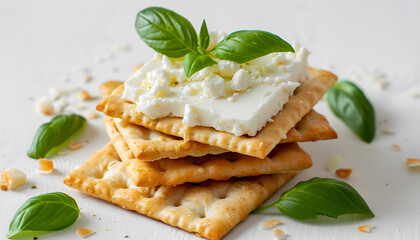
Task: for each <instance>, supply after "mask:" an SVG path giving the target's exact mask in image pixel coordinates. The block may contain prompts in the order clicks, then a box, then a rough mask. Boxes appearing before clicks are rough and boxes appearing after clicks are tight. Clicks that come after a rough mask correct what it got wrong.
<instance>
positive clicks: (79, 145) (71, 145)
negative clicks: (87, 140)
mask: <svg viewBox="0 0 420 240" xmlns="http://www.w3.org/2000/svg"><path fill="white" fill-rule="evenodd" d="M67 147H68V148H69V149H70V150H72V151H74V150H77V149H80V148H82V147H83V143H82V142H81V141H79V142H73V141H71V142H70V143H69V144H68V145H67Z"/></svg>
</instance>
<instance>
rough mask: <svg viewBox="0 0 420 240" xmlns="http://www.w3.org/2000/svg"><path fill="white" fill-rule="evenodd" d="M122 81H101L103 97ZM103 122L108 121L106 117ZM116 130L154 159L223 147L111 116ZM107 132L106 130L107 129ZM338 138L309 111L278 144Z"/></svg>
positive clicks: (144, 156)
mask: <svg viewBox="0 0 420 240" xmlns="http://www.w3.org/2000/svg"><path fill="white" fill-rule="evenodd" d="M121 84H123V82H122V81H108V82H105V83H103V84H101V86H100V89H101V92H102V94H103V95H104V96H107V95H110V94H111V92H112V90H114V89H115V88H116V87H118V86H119V85H121ZM104 121H109V120H108V119H107V117H106V119H105V120H104ZM113 121H114V125H115V127H116V130H117V131H118V132H119V133H120V134H121V135H122V137H123V139H124V140H125V142H126V143H127V145H128V146H129V148H130V150H131V151H132V153H133V154H134V157H135V158H139V159H141V160H144V161H153V160H158V159H162V158H172V159H176V158H181V157H185V156H195V157H199V156H203V155H206V154H220V153H223V152H227V150H226V149H223V148H219V147H215V146H211V145H208V144H203V143H198V142H194V141H184V140H183V139H182V138H180V137H176V136H171V135H168V134H165V133H162V132H159V131H155V130H152V129H148V128H145V127H142V126H139V125H135V124H132V123H129V122H126V121H124V120H122V119H119V118H113ZM108 133H109V131H108ZM333 138H337V133H336V132H335V131H334V129H333V128H332V127H331V126H330V125H329V123H328V120H327V119H326V118H325V117H324V116H322V115H321V114H319V113H317V112H315V111H314V110H311V111H310V112H309V113H308V114H306V115H305V116H304V117H303V119H302V120H301V121H300V122H299V123H298V124H297V125H296V126H295V127H293V128H292V129H290V130H289V132H287V137H286V138H284V139H282V140H281V141H280V143H288V142H306V141H318V140H327V139H333Z"/></svg>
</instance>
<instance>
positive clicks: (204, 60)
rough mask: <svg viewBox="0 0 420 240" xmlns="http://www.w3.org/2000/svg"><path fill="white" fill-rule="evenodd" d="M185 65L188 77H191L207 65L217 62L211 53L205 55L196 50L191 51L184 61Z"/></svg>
mask: <svg viewBox="0 0 420 240" xmlns="http://www.w3.org/2000/svg"><path fill="white" fill-rule="evenodd" d="M182 63H183V65H184V72H185V75H186V76H187V77H191V76H192V75H193V74H194V73H196V72H198V71H200V70H201V69H203V68H205V67H209V66H211V65H214V64H217V62H216V61H214V60H213V59H212V58H211V57H210V56H209V55H204V54H200V53H196V52H190V53H188V54H187V56H186V57H185V59H184V61H183V62H182Z"/></svg>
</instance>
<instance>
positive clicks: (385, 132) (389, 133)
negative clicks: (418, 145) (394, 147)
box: [382, 127, 395, 135]
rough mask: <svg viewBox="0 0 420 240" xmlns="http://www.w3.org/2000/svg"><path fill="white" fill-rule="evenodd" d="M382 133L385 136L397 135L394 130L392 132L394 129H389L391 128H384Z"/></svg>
mask: <svg viewBox="0 0 420 240" xmlns="http://www.w3.org/2000/svg"><path fill="white" fill-rule="evenodd" d="M382 133H383V134H386V135H394V134H395V132H394V130H392V129H391V128H389V127H387V128H383V129H382Z"/></svg>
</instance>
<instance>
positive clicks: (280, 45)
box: [135, 7, 294, 77]
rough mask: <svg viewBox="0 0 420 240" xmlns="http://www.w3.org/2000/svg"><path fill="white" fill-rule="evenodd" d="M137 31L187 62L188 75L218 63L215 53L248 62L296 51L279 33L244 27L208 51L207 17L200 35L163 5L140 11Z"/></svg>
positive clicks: (157, 48)
mask: <svg viewBox="0 0 420 240" xmlns="http://www.w3.org/2000/svg"><path fill="white" fill-rule="evenodd" d="M135 27H136V31H137V33H138V34H139V36H140V38H141V39H142V40H143V41H144V42H145V43H146V44H147V45H148V46H149V47H151V48H153V49H154V50H155V51H156V52H159V53H161V54H164V55H166V56H168V57H171V58H179V57H184V56H185V55H186V58H185V59H184V61H183V65H184V72H185V75H186V76H187V77H191V76H192V75H193V74H194V73H196V72H198V71H200V70H201V69H203V68H205V67H209V66H211V65H214V64H216V63H217V62H216V61H214V60H213V59H212V57H211V54H213V55H214V56H216V57H218V58H219V59H223V60H231V61H235V62H237V63H245V62H248V61H251V60H253V59H256V58H259V57H262V56H265V55H267V54H269V53H272V52H294V49H293V47H292V46H291V45H290V44H289V43H287V42H286V41H284V40H283V39H281V38H280V37H278V36H277V35H275V34H272V33H269V32H265V31H253V30H243V31H237V32H234V33H231V34H230V35H228V36H227V37H226V38H225V39H224V40H223V41H221V42H220V43H218V44H217V45H216V47H214V48H213V49H210V50H209V51H206V49H207V48H208V45H209V42H210V36H209V33H208V30H207V24H206V21H205V20H204V21H203V23H202V25H201V29H200V34H199V35H198V36H197V33H196V32H195V30H194V27H193V26H192V24H191V23H190V22H189V21H188V20H187V19H186V18H184V17H183V16H181V15H179V14H177V13H176V12H173V11H171V10H169V9H165V8H162V7H149V8H146V9H144V10H142V11H140V12H139V13H138V14H137V18H136V23H135Z"/></svg>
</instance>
